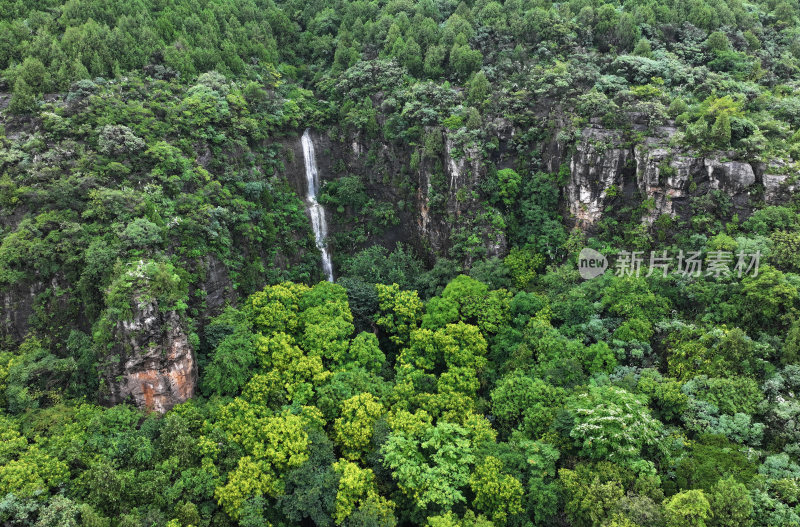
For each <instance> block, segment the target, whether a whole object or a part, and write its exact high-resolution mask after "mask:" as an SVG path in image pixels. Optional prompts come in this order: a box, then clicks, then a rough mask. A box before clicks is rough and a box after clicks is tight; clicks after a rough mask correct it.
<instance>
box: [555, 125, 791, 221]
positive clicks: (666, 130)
mask: <svg viewBox="0 0 800 527" xmlns="http://www.w3.org/2000/svg"><path fill="white" fill-rule="evenodd" d="M674 134H675V128H674V127H672V126H662V127H659V128H657V129H656V130H655V131H654V133H653V134H652V135H649V136H645V137H644V138H642V139H640V140H638V141H636V142H632V141H631V140H630V139H627V138H626V137H625V136H624V134H623V133H622V132H619V131H615V130H607V129H605V128H603V127H601V126H596V125H595V126H591V127H589V128H586V129H585V130H583V131H582V133H581V137H580V140H579V141H578V143H577V145H576V148H575V151H574V154H572V156H571V157H570V159H569V166H570V176H569V181H568V183H567V185H566V186H565V187H564V189H563V193H564V198H565V201H566V203H565V208H566V209H567V210H568V211H569V214H570V218H569V220H571V221H572V222H573V223H575V224H577V225H578V226H580V227H583V228H587V229H590V228H592V227H593V226H594V225H595V224H596V223H597V222H598V221H599V220H600V219H601V218H602V217H603V216H604V214H606V213H608V212H610V207H612V203H613V202H614V200H615V199H616V198H618V197H623V198H626V197H627V198H634V197H636V198H638V199H643V200H648V199H649V200H652V207H651V208H650V210H649V213H648V214H646V215H645V217H644V218H643V221H645V222H647V223H650V224H652V222H653V221H655V219H656V218H658V217H659V216H661V215H662V214H667V215H670V216H680V217H683V218H688V217H689V215H690V214H691V210H690V207H689V205H690V198H692V197H696V196H701V195H703V194H706V193H708V192H710V191H712V190H719V191H722V192H724V193H725V194H727V195H728V196H729V197H730V198H731V202H732V206H733V210H734V212H736V213H737V214H739V216H740V219H744V218H746V217H747V216H749V215H750V214H751V213H752V211H753V210H754V208H755V206H756V205H758V203H759V201H761V200H763V202H764V204H766V205H779V204H782V203H785V202H786V201H788V200H789V199H791V195H792V193H793V192H794V191H795V189H796V184H795V183H793V181H792V178H791V176H790V175H788V174H785V173H782V172H783V167H782V166H781V165H780V164H779V163H775V164H772V165H767V164H765V163H762V162H751V161H747V160H743V159H736V158H735V153H733V152H711V153H699V152H695V151H686V150H682V149H679V148H676V147H674V146H671V145H670V140H671V139H672V138H673V137H674Z"/></svg>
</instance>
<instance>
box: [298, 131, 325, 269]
mask: <svg viewBox="0 0 800 527" xmlns="http://www.w3.org/2000/svg"><path fill="white" fill-rule="evenodd" d="M300 142H301V143H302V144H303V159H304V160H305V165H306V188H307V189H308V190H307V191H306V204H307V205H308V215H309V216H311V228H312V229H314V239H315V240H316V243H317V248H318V249H319V251H320V253H322V271H323V272H324V273H325V277H326V278H327V279H328V281H329V282H333V264H332V263H331V253H330V251H328V245H327V238H328V224H327V223H326V222H325V209H324V208H323V207H322V205H320V204H319V202H317V192H318V191H319V172H318V171H317V158H316V154H315V153H314V142H313V141H311V134H309V132H308V130H306V131H305V132H303V137H302V138H301V139H300Z"/></svg>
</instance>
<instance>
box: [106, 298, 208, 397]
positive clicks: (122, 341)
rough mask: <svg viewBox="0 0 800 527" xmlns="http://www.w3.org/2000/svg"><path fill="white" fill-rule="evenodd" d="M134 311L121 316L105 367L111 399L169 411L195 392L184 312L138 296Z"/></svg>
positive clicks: (195, 382)
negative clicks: (180, 312) (126, 318)
mask: <svg viewBox="0 0 800 527" xmlns="http://www.w3.org/2000/svg"><path fill="white" fill-rule="evenodd" d="M135 304H136V308H135V310H134V313H133V316H132V317H131V318H130V319H128V320H124V321H120V322H118V323H117V324H116V325H115V326H114V328H113V331H112V347H111V349H110V350H109V353H108V357H109V359H108V363H107V364H106V366H105V368H104V369H103V377H104V380H105V383H106V387H107V391H106V393H105V396H104V399H105V401H104V402H105V403H107V404H119V403H122V402H131V403H133V404H135V405H136V406H137V407H139V408H144V409H148V410H151V411H155V412H160V413H163V412H166V411H167V410H169V409H170V408H172V407H173V406H175V405H176V404H179V403H182V402H184V401H186V400H188V399H190V398H191V397H193V396H194V394H195V390H196V387H197V362H196V360H195V356H194V350H193V349H192V346H191V345H190V343H189V338H188V335H187V332H186V330H185V328H184V325H183V322H182V320H181V317H180V316H179V315H178V313H176V312H175V311H167V312H161V311H159V308H158V304H157V303H156V301H155V300H148V299H146V298H144V297H138V298H136V302H135Z"/></svg>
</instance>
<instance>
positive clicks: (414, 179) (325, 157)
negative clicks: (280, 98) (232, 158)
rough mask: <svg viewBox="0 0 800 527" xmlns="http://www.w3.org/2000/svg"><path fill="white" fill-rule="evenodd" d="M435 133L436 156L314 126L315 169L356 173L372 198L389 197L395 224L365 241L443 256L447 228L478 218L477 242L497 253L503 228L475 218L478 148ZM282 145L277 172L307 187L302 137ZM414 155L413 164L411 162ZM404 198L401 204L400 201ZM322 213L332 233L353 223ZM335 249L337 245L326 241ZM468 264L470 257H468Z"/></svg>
mask: <svg viewBox="0 0 800 527" xmlns="http://www.w3.org/2000/svg"><path fill="white" fill-rule="evenodd" d="M434 133H437V134H441V137H440V138H438V139H439V141H440V146H441V149H440V151H439V152H437V153H436V154H435V155H428V156H426V155H424V154H421V150H422V149H421V148H419V147H413V146H410V145H407V144H391V145H390V144H387V143H384V142H380V141H374V140H371V139H369V138H367V137H364V136H363V135H362V134H359V133H355V134H352V135H349V136H347V137H331V135H330V134H328V133H320V132H312V133H311V137H312V140H313V142H314V147H315V150H316V154H317V166H318V169H319V175H320V177H321V178H322V180H323V181H330V180H334V179H336V178H338V177H341V176H343V175H347V174H355V175H358V176H359V177H360V179H361V181H362V182H363V184H364V188H365V191H366V193H367V194H368V195H369V197H370V198H373V199H374V200H376V202H383V203H389V204H390V205H391V207H392V208H394V209H395V213H396V215H397V217H398V222H397V224H395V225H388V226H386V227H385V229H383V230H382V232H380V233H372V235H371V238H370V240H369V241H368V244H372V243H379V244H385V245H388V246H393V245H394V243H396V242H402V243H405V244H408V245H411V246H414V247H415V248H416V249H417V251H418V252H419V253H420V254H421V255H423V256H424V257H428V258H432V257H433V256H435V255H446V254H447V253H448V250H449V249H450V247H452V245H453V234H454V231H455V230H457V229H458V227H460V226H463V225H464V224H465V222H477V223H478V226H479V228H478V230H479V231H480V232H482V237H481V240H480V244H482V245H483V246H484V247H485V250H486V254H487V255H488V256H490V257H491V256H503V255H504V254H505V253H506V252H507V243H506V240H505V237H504V235H503V233H502V232H501V231H495V230H493V229H491V228H490V225H489V224H488V223H487V222H486V221H485V220H480V219H477V218H478V217H479V216H481V214H482V213H485V212H486V207H485V204H484V203H483V200H482V199H481V198H479V197H478V194H477V189H478V185H479V183H480V181H481V179H482V178H484V177H486V173H487V171H486V167H485V165H484V159H483V157H482V154H481V152H480V149H479V148H478V147H477V146H475V145H471V144H466V145H465V144H460V143H459V142H458V141H457V140H456V139H455V138H453V137H452V136H450V135H448V134H447V133H443V132H438V131H437V132H434ZM280 143H281V145H282V147H283V152H284V155H283V159H282V161H283V164H284V173H283V175H284V176H285V177H286V178H287V180H288V181H289V184H290V185H291V187H292V188H293V189H294V190H295V191H296V192H297V193H298V194H300V195H304V194H305V192H306V188H305V187H306V182H305V173H304V170H305V167H304V165H303V155H302V149H301V146H300V135H298V136H297V137H291V138H286V139H283V140H281V141H280ZM415 155H416V156H417V159H418V161H417V162H416V165H415V166H414V167H413V168H412V167H411V166H410V165H411V163H410V162H409V160H410V159H412V157H414V156H415ZM401 203H402V204H404V206H402V207H400V206H399V204H401ZM332 212H333V211H328V224H329V225H328V227H329V229H330V230H331V232H332V233H335V232H337V230H338V231H340V230H346V229H348V228H350V226H351V220H352V219H353V218H352V217H350V218H347V215H348V214H349V213H351V212H352V211H347V212H346V213H345V217H344V218H339V221H338V222H337V218H336V217H335V216H333V215H332ZM332 249H333V251H334V253H335V252H336V251H337V249H340V250H341V249H343V248H337V247H335V246H334V247H332ZM466 263H467V264H469V262H466Z"/></svg>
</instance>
